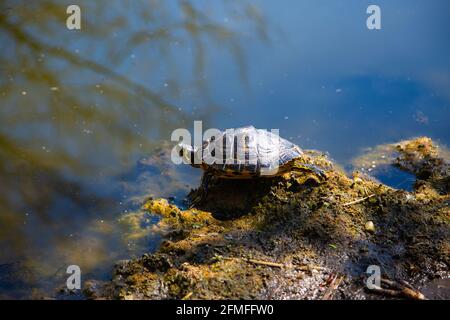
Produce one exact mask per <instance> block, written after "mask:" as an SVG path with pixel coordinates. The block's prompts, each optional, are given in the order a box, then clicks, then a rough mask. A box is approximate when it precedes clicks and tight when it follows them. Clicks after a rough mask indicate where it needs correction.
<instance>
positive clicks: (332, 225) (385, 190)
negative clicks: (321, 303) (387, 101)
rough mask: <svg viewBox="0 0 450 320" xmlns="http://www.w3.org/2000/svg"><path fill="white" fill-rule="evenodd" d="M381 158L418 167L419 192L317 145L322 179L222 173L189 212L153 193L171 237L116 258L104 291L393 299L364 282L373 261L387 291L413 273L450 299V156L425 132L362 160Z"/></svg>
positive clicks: (431, 291)
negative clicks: (347, 168)
mask: <svg viewBox="0 0 450 320" xmlns="http://www.w3.org/2000/svg"><path fill="white" fill-rule="evenodd" d="M374 159H376V161H379V164H380V165H394V166H398V167H399V168H401V169H402V170H407V171H409V172H411V173H413V174H414V175H415V176H416V177H417V179H416V182H415V184H414V190H413V192H407V191H404V190H397V189H394V188H392V187H389V186H387V185H384V184H382V183H380V182H378V181H376V180H375V179H374V178H372V177H371V176H370V172H368V171H367V170H365V171H360V172H356V171H355V172H353V173H352V174H350V175H349V174H348V173H345V172H343V171H342V170H341V169H339V168H337V167H336V166H334V165H333V164H332V163H331V162H330V161H329V160H328V159H327V158H326V157H325V156H324V155H322V154H319V153H313V152H311V153H309V157H308V161H310V162H311V163H314V164H317V165H320V166H322V167H324V168H326V169H327V179H326V180H325V181H319V180H317V179H316V177H314V176H313V175H311V174H308V173H306V172H305V173H301V172H296V173H288V174H285V175H284V176H282V177H279V178H274V179H260V180H248V181H237V180H220V179H215V180H213V181H212V183H211V185H210V186H209V190H208V193H207V194H202V189H201V188H199V189H198V190H194V191H192V192H191V194H190V197H189V198H190V199H202V200H201V201H198V203H197V204H196V205H195V207H194V208H191V209H186V210H182V209H180V208H179V207H177V206H175V205H174V204H170V203H169V202H168V201H167V200H165V199H149V200H148V201H147V202H146V203H145V205H144V212H145V213H146V214H148V213H151V214H152V215H157V216H159V217H160V220H159V222H158V223H157V224H156V225H155V226H154V231H155V232H157V233H159V234H161V236H162V237H163V239H164V240H163V242H162V244H161V246H160V248H159V249H158V250H157V251H156V252H155V253H153V254H146V255H144V256H142V257H141V258H138V259H133V260H128V261H121V262H120V263H118V265H117V266H116V268H115V271H114V275H113V280H112V282H111V283H109V284H108V285H107V286H106V288H107V289H108V291H107V293H104V294H103V297H105V295H106V296H107V297H108V298H120V299H242V298H244V299H380V298H385V297H390V296H391V295H386V294H387V293H391V294H392V293H393V292H394V291H392V292H385V291H383V292H378V293H375V292H372V291H369V290H368V289H367V288H365V287H366V286H365V279H366V277H367V275H366V273H365V272H366V269H367V267H368V266H369V265H376V266H379V267H380V269H381V272H382V277H383V278H384V279H386V280H387V282H383V283H382V285H383V287H385V286H386V285H387V284H388V283H389V282H388V281H396V283H399V284H402V285H403V289H404V288H405V286H404V283H403V282H402V281H407V282H408V283H409V284H411V285H412V287H414V288H416V289H418V290H420V291H421V292H422V293H424V294H425V296H426V297H427V298H430V299H436V298H446V299H449V298H450V294H449V291H448V284H449V281H448V275H449V272H448V265H449V218H450V210H449V202H450V201H449V196H448V193H449V190H450V187H449V176H450V175H449V172H450V170H449V161H448V159H449V158H448V154H447V153H446V152H444V151H443V150H441V149H440V148H438V147H437V146H436V145H434V144H433V142H432V141H431V140H430V139H428V138H418V139H415V140H410V141H402V142H400V143H398V144H392V145H384V146H380V147H377V148H374V149H372V150H370V152H368V153H366V154H364V155H363V156H362V157H361V158H360V159H358V160H357V161H359V162H358V165H360V166H361V167H364V163H365V162H367V161H368V162H369V163H370V164H371V163H372V162H373V161H375V160H374ZM91 287H92V286H91ZM91 287H88V288H87V291H88V292H89V290H91V291H92V288H91ZM446 287H447V289H445V288H446ZM103 288H105V286H103ZM398 288H400V287H398ZM436 288H439V289H436ZM396 292H397V295H398V297H408V295H407V294H404V292H403V291H396ZM380 293H383V294H380ZM90 295H91V296H92V297H94V298H99V297H101V296H102V295H99V294H96V293H95V292H94V293H92V292H90Z"/></svg>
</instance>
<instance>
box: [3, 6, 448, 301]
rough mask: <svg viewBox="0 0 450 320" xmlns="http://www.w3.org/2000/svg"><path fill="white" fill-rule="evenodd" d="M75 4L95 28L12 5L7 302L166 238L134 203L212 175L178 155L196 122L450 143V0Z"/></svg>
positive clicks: (316, 135) (333, 143) (328, 147)
mask: <svg viewBox="0 0 450 320" xmlns="http://www.w3.org/2000/svg"><path fill="white" fill-rule="evenodd" d="M73 2H76V3H77V4H78V5H79V6H80V8H81V30H68V29H67V28H66V18H67V14H66V8H67V6H68V5H69V4H70V3H68V2H67V1H62V0H61V1H58V0H48V1H25V0H14V1H13V0H4V1H2V2H1V4H0V63H1V64H0V106H1V108H0V298H30V297H41V296H55V295H56V294H57V293H56V290H57V289H58V288H62V287H64V285H65V279H66V277H67V275H66V273H65V270H66V267H67V266H68V265H71V264H75V265H78V266H80V268H81V270H82V277H83V279H88V278H94V279H108V278H109V277H110V275H111V270H112V267H113V264H114V261H117V260H119V259H127V258H130V257H133V256H139V255H140V254H142V253H143V252H146V251H151V250H153V249H154V248H155V246H157V244H158V238H157V237H156V236H155V235H153V234H152V233H151V232H150V231H149V232H144V233H139V232H138V231H136V230H137V229H139V228H138V227H140V228H141V229H142V228H144V229H145V228H147V229H148V230H150V227H151V225H152V224H153V223H154V222H155V221H154V217H150V216H149V217H147V218H146V219H144V221H146V222H145V225H142V220H140V221H141V222H139V226H136V225H133V221H134V220H133V219H132V218H130V214H131V217H133V214H135V213H138V212H139V206H140V204H141V203H142V201H143V199H144V198H145V197H147V196H150V195H153V196H163V197H173V198H172V199H173V201H175V202H180V201H181V200H182V199H183V197H184V196H185V195H186V194H187V192H188V191H189V190H190V189H191V188H194V187H195V186H196V185H198V183H199V179H200V172H199V171H197V170H195V169H192V168H180V167H175V166H173V165H172V164H171V163H169V162H170V161H169V160H168V158H167V157H166V156H165V153H164V150H167V149H168V148H170V146H171V142H170V134H171V132H172V131H173V130H174V129H176V128H180V127H182V128H187V129H192V127H193V121H194V120H201V121H203V128H219V129H225V128H233V127H239V126H243V125H249V124H252V125H254V126H255V127H258V128H266V129H271V128H278V129H279V130H280V135H281V136H283V137H285V138H288V139H290V140H292V141H293V142H295V143H297V144H299V145H300V146H302V147H303V148H306V149H318V150H322V151H326V152H328V153H329V154H330V157H331V158H332V159H334V160H335V161H336V162H337V163H339V164H340V165H342V166H344V167H348V168H349V165H350V163H351V160H352V159H353V158H354V157H356V156H358V155H359V154H360V152H361V150H363V149H364V148H367V147H371V146H375V145H378V144H382V143H387V142H394V141H398V140H400V139H405V138H411V137H415V136H419V135H427V136H429V137H431V138H433V139H435V140H436V141H438V142H439V143H441V144H443V145H450V130H449V127H448V122H449V119H450V59H449V58H448V57H450V43H449V41H448V34H449V31H450V19H449V18H448V12H450V2H448V1H447V0H436V1H415V0H413V1H411V0H398V1H388V0H378V1H376V2H377V4H378V5H379V6H380V8H381V12H382V15H381V19H382V20H381V21H382V29H381V30H368V28H367V27H366V19H367V17H368V14H367V13H366V9H367V7H368V6H369V5H370V4H371V3H372V1H344V0H341V1H338V0H335V1H326V2H324V1H321V2H319V1H313V0H310V1H301V2H300V1H294V0H292V1H281V2H275V1H262V0H260V1H258V0H257V1H245V0H244V1H241V0H240V1H238V0H232V1H214V2H212V1H208V2H207V3H206V2H203V1H190V0H184V1H181V0H180V1H175V0H173V1H162V0H161V1H157V0H154V1H138V0H136V1H121V0H120V1H119V0H114V1H112V0H98V1H87V0H78V1H73ZM349 169H350V168H349ZM378 178H379V179H380V180H381V181H383V182H385V183H389V184H391V185H393V186H395V187H398V188H404V189H408V188H410V187H408V186H405V183H406V184H407V181H408V179H409V181H410V180H411V179H410V177H409V176H405V174H404V173H402V172H397V171H392V172H389V173H388V174H387V175H386V176H385V177H378ZM133 228H134V229H133ZM136 233H137V234H136Z"/></svg>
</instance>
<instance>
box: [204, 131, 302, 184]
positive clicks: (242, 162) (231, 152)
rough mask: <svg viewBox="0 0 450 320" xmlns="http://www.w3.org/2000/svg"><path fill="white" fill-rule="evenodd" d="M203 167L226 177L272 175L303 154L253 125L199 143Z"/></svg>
mask: <svg viewBox="0 0 450 320" xmlns="http://www.w3.org/2000/svg"><path fill="white" fill-rule="evenodd" d="M199 152H202V159H203V166H204V167H205V168H206V169H207V170H209V171H211V172H212V173H213V174H214V175H218V176H224V177H229V178H233V177H235V178H245V177H249V178H250V177H258V176H264V175H265V176H276V175H280V174H282V173H284V172H286V171H288V170H289V169H290V168H291V166H290V164H291V163H292V160H294V159H296V158H298V157H300V156H301V155H302V154H303V151H302V150H301V149H300V147H298V146H297V145H295V144H293V143H292V142H289V141H287V140H286V139H283V138H281V137H280V136H278V135H277V134H274V133H272V132H269V131H267V130H263V129H255V128H254V127H253V126H248V127H243V128H238V129H227V130H225V131H224V132H221V133H220V134H218V135H215V136H214V137H213V138H211V139H210V140H209V141H205V142H204V143H203V147H202V149H201V150H199Z"/></svg>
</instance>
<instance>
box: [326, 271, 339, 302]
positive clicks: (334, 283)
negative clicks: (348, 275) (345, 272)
mask: <svg viewBox="0 0 450 320" xmlns="http://www.w3.org/2000/svg"><path fill="white" fill-rule="evenodd" d="M343 280H344V276H340V277H338V275H336V276H334V278H333V280H332V281H331V284H330V286H329V287H328V289H327V291H326V292H325V294H324V295H323V297H322V300H330V298H332V296H333V294H334V292H335V291H336V289H337V288H338V287H339V286H340V284H341V283H342V281H343Z"/></svg>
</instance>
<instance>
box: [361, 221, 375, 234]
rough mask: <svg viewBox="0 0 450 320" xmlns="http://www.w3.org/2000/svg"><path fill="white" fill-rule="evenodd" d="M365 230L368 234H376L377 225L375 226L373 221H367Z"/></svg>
mask: <svg viewBox="0 0 450 320" xmlns="http://www.w3.org/2000/svg"><path fill="white" fill-rule="evenodd" d="M364 229H365V230H366V231H368V232H372V233H374V232H375V225H374V224H373V221H367V222H366V224H365V225H364Z"/></svg>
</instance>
